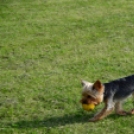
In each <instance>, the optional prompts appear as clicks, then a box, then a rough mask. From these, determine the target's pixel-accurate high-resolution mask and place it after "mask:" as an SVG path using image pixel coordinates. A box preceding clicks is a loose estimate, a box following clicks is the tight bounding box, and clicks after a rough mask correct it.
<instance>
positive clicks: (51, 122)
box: [6, 112, 93, 128]
mask: <svg viewBox="0 0 134 134" xmlns="http://www.w3.org/2000/svg"><path fill="white" fill-rule="evenodd" d="M92 116H93V113H91V114H89V113H86V114H85V113H84V112H79V113H69V114H67V115H64V116H57V117H48V118H46V119H44V120H43V119H42V120H37V119H35V120H34V119H33V120H31V121H26V120H22V121H18V122H12V123H8V124H6V126H7V127H11V128H41V127H47V128H54V127H61V126H65V125H67V124H74V123H87V122H88V119H89V118H91V117H92Z"/></svg>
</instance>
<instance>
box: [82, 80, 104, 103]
mask: <svg viewBox="0 0 134 134" xmlns="http://www.w3.org/2000/svg"><path fill="white" fill-rule="evenodd" d="M81 84H82V86H83V90H82V99H81V100H80V102H81V103H82V104H89V103H93V104H95V105H98V104H99V103H101V102H102V101H103V96H104V86H103V84H102V83H101V82H100V81H99V80H97V81H96V82H95V83H90V82H87V81H82V82H81Z"/></svg>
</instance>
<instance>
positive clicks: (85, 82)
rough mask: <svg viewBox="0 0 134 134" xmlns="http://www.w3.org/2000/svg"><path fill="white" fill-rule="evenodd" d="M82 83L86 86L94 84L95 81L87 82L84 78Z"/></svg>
mask: <svg viewBox="0 0 134 134" xmlns="http://www.w3.org/2000/svg"><path fill="white" fill-rule="evenodd" d="M81 85H82V86H85V85H93V83H90V82H87V81H85V80H82V81H81Z"/></svg>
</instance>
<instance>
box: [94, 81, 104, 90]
mask: <svg viewBox="0 0 134 134" xmlns="http://www.w3.org/2000/svg"><path fill="white" fill-rule="evenodd" d="M93 88H95V89H97V90H99V89H101V88H102V84H101V82H100V80H97V81H96V82H95V83H94V85H93Z"/></svg>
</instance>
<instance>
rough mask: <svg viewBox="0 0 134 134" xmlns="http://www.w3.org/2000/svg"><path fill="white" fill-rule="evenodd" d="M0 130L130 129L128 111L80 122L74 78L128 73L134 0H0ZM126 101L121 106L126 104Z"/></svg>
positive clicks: (133, 51)
mask: <svg viewBox="0 0 134 134" xmlns="http://www.w3.org/2000/svg"><path fill="white" fill-rule="evenodd" d="M0 3H1V4H0V133H1V134H9V133H10V134H18V133H25V134H45V133H46V134H67V133H69V134H81V133H85V134H86V133H93V134H98V133H109V134H115V133H118V134H126V133H128V134H131V133H133V131H134V125H133V124H134V122H133V120H134V116H127V117H120V116H117V115H115V114H112V115H110V116H109V117H107V118H105V119H104V120H102V121H100V122H97V123H89V122H87V121H88V119H89V118H90V117H92V116H93V114H94V113H95V112H97V111H98V110H100V109H101V108H102V105H103V104H102V105H100V106H98V107H97V108H96V109H95V110H94V111H93V112H90V113H87V112H85V111H83V110H82V109H81V106H80V104H79V100H80V98H81V94H80V93H81V85H80V80H81V79H85V80H88V81H91V82H94V81H95V80H96V79H100V80H101V81H102V82H107V81H109V80H113V79H115V78H119V77H123V76H127V75H129V74H133V72H134V69H133V68H134V63H133V61H134V60H133V57H134V44H133V43H134V32H133V31H134V17H133V16H134V13H133V8H134V6H133V5H134V1H132V0H129V1H127V0H118V1H113V0H109V1H106V0H102V1H100V0H90V1H88V0H56V1H55V0H49V1H47V0H35V1H32V0H28V1H27V0H23V1H21V0H17V1H15V0H4V1H2V0H0ZM132 106H133V105H132V101H131V99H128V100H127V101H126V102H125V108H126V109H129V107H132Z"/></svg>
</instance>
